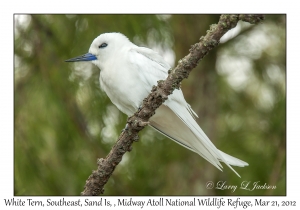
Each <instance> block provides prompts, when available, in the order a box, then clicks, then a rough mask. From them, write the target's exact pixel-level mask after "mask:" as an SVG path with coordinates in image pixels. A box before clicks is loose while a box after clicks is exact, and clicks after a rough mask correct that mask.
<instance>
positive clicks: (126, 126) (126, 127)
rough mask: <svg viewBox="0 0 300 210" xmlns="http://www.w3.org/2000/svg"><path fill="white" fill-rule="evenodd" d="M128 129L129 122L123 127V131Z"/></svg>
mask: <svg viewBox="0 0 300 210" xmlns="http://www.w3.org/2000/svg"><path fill="white" fill-rule="evenodd" d="M127 130H128V123H126V125H125V128H123V129H122V132H124V131H127Z"/></svg>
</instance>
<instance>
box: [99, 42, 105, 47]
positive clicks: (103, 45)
mask: <svg viewBox="0 0 300 210" xmlns="http://www.w3.org/2000/svg"><path fill="white" fill-rule="evenodd" d="M106 46H107V44H106V43H102V44H101V45H100V46H99V48H104V47H106Z"/></svg>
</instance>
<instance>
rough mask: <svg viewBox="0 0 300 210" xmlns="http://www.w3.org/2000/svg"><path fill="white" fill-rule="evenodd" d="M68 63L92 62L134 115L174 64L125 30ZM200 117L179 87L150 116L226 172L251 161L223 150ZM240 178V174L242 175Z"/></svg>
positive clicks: (153, 124)
mask: <svg viewBox="0 0 300 210" xmlns="http://www.w3.org/2000/svg"><path fill="white" fill-rule="evenodd" d="M66 61H67V62H77V61H91V62H92V63H93V64H95V65H96V66H97V67H98V68H100V70H101V71H100V78H99V80H100V86H101V88H102V89H103V90H104V91H105V93H106V94H107V95H108V97H109V98H110V100H111V101H112V103H114V104H115V105H116V106H117V107H118V109H119V110H120V111H122V112H123V113H125V114H127V115H128V116H131V115H133V114H134V113H135V112H136V111H137V110H138V108H139V107H140V106H141V105H142V102H143V99H144V98H145V97H147V96H148V95H149V93H150V92H151V89H152V86H153V85H157V81H158V80H165V79H166V78H167V76H168V70H169V69H170V65H169V64H168V63H166V61H165V60H164V59H163V58H162V57H161V56H160V55H159V54H158V53H156V52H154V51H153V50H151V49H148V48H145V47H138V46H137V45H135V44H133V43H132V42H130V41H129V39H128V38H127V37H126V36H124V35H123V34H121V33H104V34H101V35H100V36H98V37H97V38H95V39H94V41H93V42H92V44H91V46H90V49H89V52H88V53H87V54H84V55H82V56H78V57H75V58H72V59H69V60H66ZM194 117H198V116H197V115H196V113H195V112H194V111H193V110H192V108H191V106H190V105H189V104H188V103H187V102H186V101H185V99H184V96H183V93H182V91H181V90H178V89H175V90H174V92H173V93H172V94H171V95H170V96H169V97H168V99H167V100H166V101H165V102H164V103H163V105H161V106H160V107H159V108H158V109H157V110H156V111H155V114H154V115H153V116H152V117H151V118H150V120H149V123H150V124H149V125H150V126H151V127H152V128H154V129H155V130H157V131H158V132H160V133H162V134H164V135H165V136H167V137H168V138H170V139H172V140H173V141H175V142H176V143H178V144H180V145H181V146H183V147H185V148H187V149H189V150H191V151H193V152H195V153H197V154H199V155H200V156H202V157H203V158H204V159H206V160H207V161H208V162H210V163H211V164H213V165H214V166H215V167H217V168H218V169H220V170H221V171H222V169H221V168H222V165H221V164H220V161H222V162H224V163H225V164H226V165H227V166H228V167H229V168H231V169H232V170H233V171H234V172H235V173H236V174H237V175H238V176H239V174H238V173H237V172H236V171H235V170H234V169H233V168H232V167H231V165H232V166H240V167H243V166H247V165H248V163H246V162H244V161H242V160H239V159H237V158H235V157H232V156H230V155H228V154H226V153H224V152H222V151H220V150H218V149H217V148H216V147H215V146H214V144H213V143H212V142H211V141H210V140H209V138H208V137H207V136H206V134H205V133H204V132H203V130H202V129H201V128H200V126H199V125H198V124H197V122H196V121H195V119H194ZM239 177H240V176H239Z"/></svg>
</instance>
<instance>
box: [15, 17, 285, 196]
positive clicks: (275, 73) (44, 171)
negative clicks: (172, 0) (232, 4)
mask: <svg viewBox="0 0 300 210" xmlns="http://www.w3.org/2000/svg"><path fill="white" fill-rule="evenodd" d="M218 19H219V15H73V14H69V15H14V52H15V54H14V193H15V195H79V194H80V192H82V191H83V187H84V184H85V180H86V179H87V178H88V176H89V175H90V174H91V171H92V170H95V169H96V167H97V166H96V160H97V158H100V157H102V158H104V157H105V156H106V155H107V154H108V153H109V151H110V149H111V147H112V146H113V144H114V142H115V141H116V139H117V137H118V135H119V134H120V133H121V130H122V128H124V126H125V122H126V119H127V116H126V115H125V114H123V113H121V112H120V111H119V110H118V109H117V108H116V107H115V106H114V105H113V104H112V103H111V102H110V100H109V98H108V97H107V96H106V94H105V93H104V92H103V91H102V90H101V89H100V87H99V81H98V78H99V73H100V71H99V69H97V68H96V67H95V66H93V65H92V64H90V63H76V64H74V63H71V64H70V63H65V62H64V60H66V59H68V58H72V57H75V56H78V55H81V54H84V53H86V52H88V49H89V46H90V44H91V43H92V41H93V39H94V38H95V37H97V36H98V35H99V34H101V33H104V32H121V33H123V34H125V35H126V36H127V37H128V38H129V39H130V40H131V41H132V42H134V43H135V44H137V45H139V46H147V47H149V48H152V49H154V50H155V51H157V52H159V53H160V54H161V55H162V56H163V57H164V58H165V59H166V61H167V62H169V63H170V64H171V65H172V66H174V65H176V63H177V62H178V60H179V59H180V58H182V57H184V56H185V55H187V54H188V52H189V51H188V50H189V48H190V46H191V45H192V44H194V43H196V42H197V41H198V40H199V38H200V37H201V36H202V35H205V34H206V30H208V29H209V25H210V24H213V23H217V22H218ZM285 79H286V16H285V15H266V20H265V21H264V22H263V24H259V25H256V26H253V25H250V24H248V23H243V22H239V24H238V26H237V27H236V28H235V29H234V30H232V31H230V32H228V33H227V34H226V35H225V36H224V37H223V38H222V43H221V44H220V45H219V46H218V47H217V48H216V49H214V50H213V51H211V52H210V53H209V54H208V55H207V56H206V57H205V58H204V59H203V60H202V61H201V62H200V64H199V66H198V67H197V68H196V69H194V70H193V71H192V73H191V74H190V76H189V78H188V79H187V80H185V81H183V84H182V90H183V92H184V95H185V98H186V100H187V102H188V103H190V104H191V106H192V108H193V109H194V111H195V112H196V113H197V114H198V116H199V118H198V119H197V121H198V123H199V125H200V126H201V127H202V129H203V130H204V131H205V133H206V134H207V135H208V137H209V138H210V139H211V140H212V142H213V143H214V144H215V145H216V146H217V147H218V148H219V149H220V150H222V151H224V152H226V153H228V154H230V155H232V156H235V157H237V158H239V159H242V160H244V161H246V162H248V163H249V166H248V167H245V168H239V167H235V169H236V170H237V172H238V173H239V174H240V175H241V177H242V178H239V177H237V176H236V175H235V174H234V173H233V172H232V171H231V170H230V169H229V168H228V167H227V166H224V170H223V172H221V171H219V170H218V169H216V168H215V167H214V166H212V165H211V164H210V163H208V162H207V161H205V160H204V159H203V158H201V157H200V156H199V155H197V154H196V153H193V152H191V151H189V150H187V149H185V148H183V147H181V146H180V145H178V144H176V143H174V142H173V141H171V140H169V139H167V138H165V137H164V136H162V135H161V134H159V133H157V132H155V131H154V130H152V129H151V128H148V127H147V128H146V129H144V130H143V131H142V132H141V133H140V141H139V142H138V143H134V145H133V150H132V151H131V152H130V153H127V154H126V155H125V156H124V158H123V160H122V162H121V163H120V165H119V166H118V167H117V168H116V170H115V172H114V173H113V175H112V177H111V178H110V180H109V181H108V183H107V185H106V186H105V195H285V194H286V80H285ZM208 181H213V182H214V183H215V184H216V183H217V182H218V181H226V185H237V186H238V187H239V186H240V185H241V183H242V182H243V181H250V185H249V188H252V184H253V182H257V181H259V184H260V185H264V184H265V183H266V184H267V185H272V186H276V189H273V190H263V189H262V190H252V191H250V190H242V189H237V190H235V191H234V192H232V191H231V190H219V189H215V188H214V189H206V183H207V182H208Z"/></svg>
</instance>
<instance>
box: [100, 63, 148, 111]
mask: <svg viewBox="0 0 300 210" xmlns="http://www.w3.org/2000/svg"><path fill="white" fill-rule="evenodd" d="M99 80H100V86H101V88H102V90H104V92H105V93H106V94H107V96H108V97H109V98H110V100H111V101H112V103H113V104H115V105H116V106H117V107H118V109H119V110H120V111H122V112H123V113H125V114H127V115H128V116H131V115H133V114H134V113H135V112H136V111H137V109H138V107H139V106H141V105H142V101H143V99H144V98H145V97H146V96H147V95H148V94H149V93H150V91H151V87H149V88H147V87H145V85H144V84H143V83H142V81H140V79H139V78H138V76H137V75H136V74H134V73H133V72H131V71H130V69H126V68H123V69H122V68H121V69H115V68H110V69H107V71H106V69H105V70H101V73H100V78H99Z"/></svg>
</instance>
